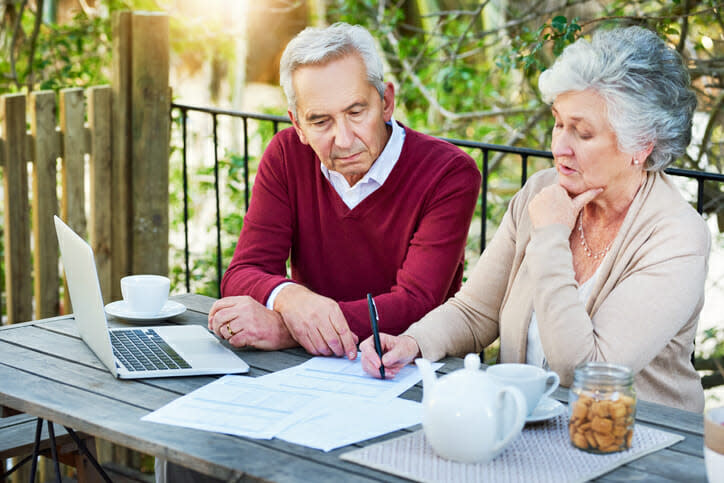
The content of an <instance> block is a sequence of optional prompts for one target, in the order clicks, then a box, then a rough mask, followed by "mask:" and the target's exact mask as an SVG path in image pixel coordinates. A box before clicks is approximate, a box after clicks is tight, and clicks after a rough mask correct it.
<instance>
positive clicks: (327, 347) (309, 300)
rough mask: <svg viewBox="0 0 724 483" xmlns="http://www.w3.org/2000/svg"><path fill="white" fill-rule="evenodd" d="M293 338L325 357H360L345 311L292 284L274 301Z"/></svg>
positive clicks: (308, 349)
mask: <svg viewBox="0 0 724 483" xmlns="http://www.w3.org/2000/svg"><path fill="white" fill-rule="evenodd" d="M274 310H275V311H276V312H279V313H280V314H281V316H282V319H283V321H284V325H286V327H287V329H288V330H289V332H290V333H291V335H292V337H294V339H295V340H296V341H297V342H298V343H299V344H300V345H301V346H302V347H304V348H305V349H306V350H307V352H309V353H310V354H313V355H323V356H331V355H333V354H334V355H336V356H345V355H346V356H347V357H348V358H349V359H350V360H353V359H355V358H356V357H357V342H358V338H357V336H356V335H355V334H354V333H353V332H352V331H351V330H350V329H349V324H347V319H345V318H344V314H343V313H342V309H340V308H339V304H337V302H335V301H334V300H332V299H330V298H327V297H323V296H321V295H318V294H316V293H314V292H312V291H311V290H309V289H308V288H306V287H303V286H301V285H298V284H290V285H287V286H286V287H284V288H283V289H282V290H281V291H280V292H279V294H278V295H277V297H276V299H275V300H274Z"/></svg>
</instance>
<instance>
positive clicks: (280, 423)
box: [141, 376, 319, 439]
mask: <svg viewBox="0 0 724 483" xmlns="http://www.w3.org/2000/svg"><path fill="white" fill-rule="evenodd" d="M318 400H319V397H318V396H316V395H314V394H310V393H309V392H301V391H290V390H287V389H279V388H276V387H274V386H272V385H267V384H264V383H263V382H262V381H261V380H260V378H251V377H245V376H224V377H222V378H221V379H217V380H216V381H214V382H211V383H209V384H207V385H205V386H203V387H200V388H199V389H196V390H195V391H193V392H190V393H188V394H186V395H185V396H182V397H180V398H178V399H175V400H173V401H171V402H170V403H168V404H166V405H165V406H163V407H162V408H160V409H157V410H156V411H154V412H152V413H150V414H147V415H146V416H144V417H143V418H141V419H142V420H144V421H153V422H155V423H164V424H173V425H175V426H184V427H187V428H196V429H203V430H205V431H214V432H217V433H225V434H235V435H238V436H247V437H249V438H258V439H271V438H272V437H274V435H276V434H277V433H278V432H279V431H281V430H282V429H284V428H286V427H287V426H290V425H292V424H294V423H295V422H297V421H301V420H303V419H304V418H306V417H308V416H309V415H310V414H313V413H312V411H313V410H314V409H315V408H316V407H318V405H319V404H318ZM313 404H315V405H313Z"/></svg>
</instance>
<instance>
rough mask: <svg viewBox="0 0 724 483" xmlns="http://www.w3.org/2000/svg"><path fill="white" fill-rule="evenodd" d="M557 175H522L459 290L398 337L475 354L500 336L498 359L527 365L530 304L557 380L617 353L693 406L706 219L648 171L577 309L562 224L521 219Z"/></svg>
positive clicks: (644, 392)
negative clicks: (584, 300)
mask: <svg viewBox="0 0 724 483" xmlns="http://www.w3.org/2000/svg"><path fill="white" fill-rule="evenodd" d="M556 181H557V173H556V172H555V170H554V169H548V170H545V171H542V172H539V173H537V174H536V175H534V176H533V177H531V178H530V179H529V180H528V183H527V184H526V185H525V187H523V189H521V191H520V192H519V193H518V194H516V196H515V197H514V198H513V200H512V201H511V203H510V206H509V207H508V210H507V212H506V214H505V216H504V218H503V221H502V222H501V225H500V227H499V228H498V231H497V232H496V234H495V236H494V238H493V240H492V241H491V242H490V244H489V245H488V247H487V248H486V249H485V251H484V252H483V254H482V256H481V258H480V260H479V261H478V263H477V265H476V266H475V268H474V269H473V271H472V273H471V274H470V277H469V279H468V280H467V281H466V282H465V284H464V285H463V286H462V288H461V289H460V291H459V292H458V293H457V294H456V295H455V297H454V298H452V299H450V300H448V301H447V302H446V303H445V304H443V305H441V306H440V307H438V308H437V309H435V310H433V311H432V312H430V313H429V314H427V315H426V316H425V317H424V318H422V319H421V320H420V321H418V322H417V323H415V324H413V325H412V326H410V328H409V329H408V330H407V331H406V332H405V334H407V335H411V336H413V337H414V338H415V339H416V340H417V342H418V344H419V346H420V349H421V351H422V355H423V357H425V358H427V359H431V360H438V359H441V358H442V357H445V356H446V355H455V356H463V355H465V354H467V353H469V352H480V351H482V350H483V349H484V348H485V347H486V346H488V345H489V344H490V343H492V342H493V341H494V340H495V339H496V338H498V337H500V360H501V361H502V362H525V357H526V344H527V335H528V325H529V324H530V319H531V314H532V311H533V309H534V308H535V312H536V317H537V319H538V328H539V332H540V338H541V343H542V345H543V350H544V352H545V355H546V359H547V361H548V364H549V365H550V367H551V369H552V370H554V371H556V372H557V373H558V374H559V375H560V377H561V385H563V386H569V385H570V384H571V382H572V381H573V369H574V368H575V367H576V366H577V365H578V364H580V363H583V362H586V361H609V362H615V363H619V364H625V365H627V366H629V367H631V368H632V369H633V370H634V373H635V374H636V376H635V380H634V387H635V389H636V391H637V394H638V397H639V398H640V399H642V400H647V401H653V402H658V403H661V404H666V405H668V406H673V407H677V408H681V409H686V410H689V411H697V412H701V411H702V410H703V408H704V392H703V389H702V386H701V381H700V378H699V375H698V374H697V373H696V371H695V370H694V368H693V367H692V364H691V353H692V351H693V349H694V337H695V335H696V326H697V322H698V320H699V313H700V312H701V308H702V305H703V303H704V282H705V279H706V272H707V268H708V258H709V249H710V244H711V236H710V234H709V230H708V228H707V226H706V223H705V222H704V220H703V219H702V217H701V216H699V214H698V213H696V211H695V210H694V209H692V208H691V206H689V205H688V204H687V203H686V201H685V200H684V199H683V198H682V196H681V194H680V193H679V191H678V189H677V188H676V187H675V186H674V185H673V183H672V182H671V179H670V178H669V177H668V176H667V175H665V174H661V173H657V174H655V173H649V174H648V176H647V178H646V181H645V182H644V184H643V186H642V187H641V189H640V190H639V192H638V194H637V195H636V197H635V198H634V200H633V202H632V204H631V207H630V208H629V211H628V213H627V215H626V218H625V219H624V221H623V224H622V225H621V228H620V229H619V232H618V234H617V236H616V239H615V240H614V241H613V244H612V245H611V249H610V251H609V253H608V255H607V256H606V257H605V258H604V260H603V262H602V264H601V266H600V274H599V276H598V278H597V280H596V281H595V282H594V286H593V287H592V292H591V296H590V297H589V299H588V301H587V303H586V304H585V306H584V305H583V304H582V303H581V302H580V301H579V299H578V284H577V282H576V280H575V278H574V272H573V261H572V256H571V250H570V246H569V235H570V230H569V229H568V227H566V226H564V225H552V226H548V227H545V228H542V229H539V230H533V228H532V225H531V222H530V218H529V216H528V202H529V201H530V200H531V199H532V198H533V196H534V195H535V194H536V193H538V192H539V191H540V190H541V189H542V188H543V187H545V186H547V185H550V184H553V183H555V182H556Z"/></svg>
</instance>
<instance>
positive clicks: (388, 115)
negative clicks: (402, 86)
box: [382, 82, 395, 122]
mask: <svg viewBox="0 0 724 483" xmlns="http://www.w3.org/2000/svg"><path fill="white" fill-rule="evenodd" d="M394 110H395V86H394V85H393V84H392V82H387V83H386V84H385V93H384V94H383V95H382V112H383V114H384V119H385V122H389V121H390V119H392V112H393V111H394Z"/></svg>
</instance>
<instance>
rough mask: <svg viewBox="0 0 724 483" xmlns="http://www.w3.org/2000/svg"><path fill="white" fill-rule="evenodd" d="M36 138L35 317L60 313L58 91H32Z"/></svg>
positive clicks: (34, 168) (32, 123) (34, 215)
mask: <svg viewBox="0 0 724 483" xmlns="http://www.w3.org/2000/svg"><path fill="white" fill-rule="evenodd" d="M30 130H31V135H32V141H33V151H34V153H33V161H34V162H33V201H32V203H33V240H34V252H35V259H34V266H35V276H34V282H35V318H36V319H42V318H46V317H53V316H56V315H58V313H59V309H60V297H59V295H58V284H59V281H60V277H59V276H58V239H57V237H56V236H55V225H54V223H53V217H52V215H53V214H56V213H57V212H58V194H57V188H58V169H57V159H58V146H57V139H58V138H57V135H56V132H55V92H53V91H41V92H33V93H31V94H30Z"/></svg>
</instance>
